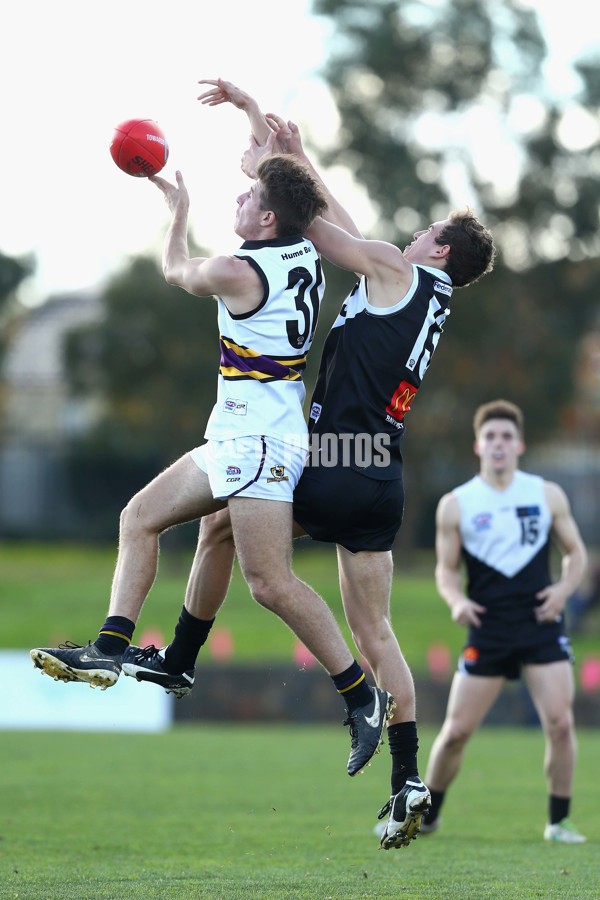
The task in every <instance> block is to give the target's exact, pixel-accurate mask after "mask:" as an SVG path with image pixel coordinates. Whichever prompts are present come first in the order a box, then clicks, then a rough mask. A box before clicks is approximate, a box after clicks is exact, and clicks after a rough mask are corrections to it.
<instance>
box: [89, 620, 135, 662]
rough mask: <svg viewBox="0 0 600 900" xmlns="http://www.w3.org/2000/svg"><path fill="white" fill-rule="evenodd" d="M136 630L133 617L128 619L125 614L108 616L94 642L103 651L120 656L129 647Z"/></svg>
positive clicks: (109, 654)
mask: <svg viewBox="0 0 600 900" xmlns="http://www.w3.org/2000/svg"><path fill="white" fill-rule="evenodd" d="M134 630H135V622H132V621H131V619H126V618H125V616H108V618H107V619H106V622H105V623H104V625H103V626H102V628H101V629H100V631H99V632H98V637H97V638H96V640H95V641H94V644H95V645H96V647H97V648H98V650H100V651H101V652H102V653H106V654H108V656H118V655H119V654H120V653H125V651H126V650H127V648H128V647H129V645H130V643H131V638H132V637H133V632H134Z"/></svg>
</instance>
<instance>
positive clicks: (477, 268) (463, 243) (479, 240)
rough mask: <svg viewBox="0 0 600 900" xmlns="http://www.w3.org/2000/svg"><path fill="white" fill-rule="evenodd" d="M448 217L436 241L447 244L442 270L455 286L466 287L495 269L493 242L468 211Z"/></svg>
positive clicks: (457, 212)
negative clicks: (447, 250)
mask: <svg viewBox="0 0 600 900" xmlns="http://www.w3.org/2000/svg"><path fill="white" fill-rule="evenodd" d="M448 218H449V219H450V223H449V224H448V225H446V227H445V228H444V230H443V231H442V232H440V234H439V235H438V236H437V238H436V239H435V242H436V244H449V245H450V253H449V254H448V256H447V257H446V266H445V269H444V271H445V272H446V273H447V274H448V275H449V276H450V279H451V280H452V285H453V286H454V287H457V288H460V287H466V286H467V285H468V284H474V283H475V282H476V281H479V279H480V278H482V277H483V276H484V275H486V274H487V273H488V272H491V271H492V269H493V268H494V258H495V256H496V248H495V247H494V240H493V238H492V235H491V234H490V232H489V231H488V230H487V228H485V227H484V226H483V225H482V224H481V222H480V221H479V220H478V219H477V217H476V216H475V215H473V212H472V210H470V209H463V210H454V212H451V213H450V215H449V217H448Z"/></svg>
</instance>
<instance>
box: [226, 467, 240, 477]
mask: <svg viewBox="0 0 600 900" xmlns="http://www.w3.org/2000/svg"><path fill="white" fill-rule="evenodd" d="M227 474H228V475H241V474H242V470H241V469H240V467H239V466H227Z"/></svg>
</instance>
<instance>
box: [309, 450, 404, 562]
mask: <svg viewBox="0 0 600 900" xmlns="http://www.w3.org/2000/svg"><path fill="white" fill-rule="evenodd" d="M403 512H404V487H403V483H402V478H395V479H393V480H392V481H377V480H376V479H374V478H369V477H367V476H366V475H363V474H362V473H361V472H357V471H356V470H355V469H352V468H350V467H349V466H334V467H332V468H327V467H325V466H315V467H311V466H307V467H306V468H305V469H304V472H303V473H302V476H301V478H300V481H299V482H298V484H297V486H296V490H295V491H294V520H295V521H296V522H297V523H298V524H299V525H301V526H302V528H304V530H305V531H306V533H307V534H308V535H310V537H311V538H313V540H315V541H326V542H327V543H334V544H341V546H342V547H345V548H346V550H349V551H350V552H351V553H358V552H359V551H360V550H391V548H392V544H393V543H394V538H395V537H396V534H397V533H398V530H399V528H400V526H401V524H402V514H403Z"/></svg>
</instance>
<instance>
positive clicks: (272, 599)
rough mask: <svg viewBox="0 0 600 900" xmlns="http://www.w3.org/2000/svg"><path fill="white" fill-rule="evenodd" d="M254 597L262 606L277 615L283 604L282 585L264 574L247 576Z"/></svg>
mask: <svg viewBox="0 0 600 900" xmlns="http://www.w3.org/2000/svg"><path fill="white" fill-rule="evenodd" d="M246 581H247V583H248V587H249V588H250V593H251V594H252V597H253V599H254V600H256V602H257V603H258V604H259V605H260V606H264V607H265V609H269V610H271V612H274V613H276V612H277V611H278V608H279V606H280V603H281V593H282V589H281V585H277V584H276V583H275V582H274V581H273V580H272V579H270V578H268V577H265V576H264V575H262V574H256V575H253V574H251V575H246Z"/></svg>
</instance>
